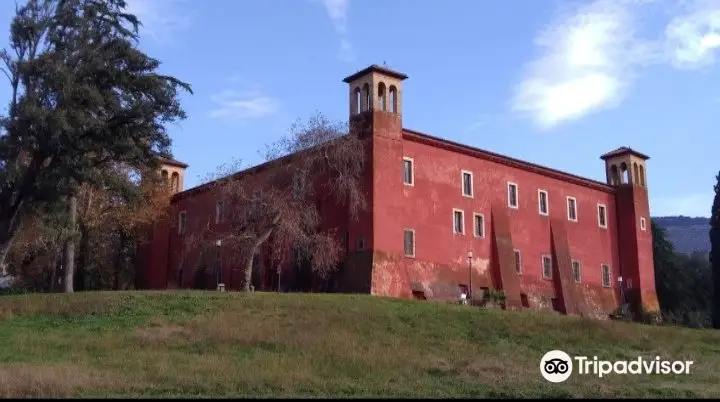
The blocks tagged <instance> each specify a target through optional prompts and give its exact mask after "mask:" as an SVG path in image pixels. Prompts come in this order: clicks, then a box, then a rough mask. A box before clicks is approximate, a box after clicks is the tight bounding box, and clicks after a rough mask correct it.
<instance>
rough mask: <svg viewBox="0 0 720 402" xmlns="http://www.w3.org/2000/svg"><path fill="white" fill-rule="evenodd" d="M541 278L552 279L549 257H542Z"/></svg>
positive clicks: (550, 259)
mask: <svg viewBox="0 0 720 402" xmlns="http://www.w3.org/2000/svg"><path fill="white" fill-rule="evenodd" d="M542 276H543V278H545V279H552V258H551V257H550V256H549V255H544V256H543V257H542Z"/></svg>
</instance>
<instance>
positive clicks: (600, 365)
mask: <svg viewBox="0 0 720 402" xmlns="http://www.w3.org/2000/svg"><path fill="white" fill-rule="evenodd" d="M693 363H694V362H693V361H687V360H686V361H680V360H676V361H670V360H661V359H660V357H659V356H656V357H655V359H646V358H643V357H638V358H637V359H634V360H617V361H614V362H611V361H607V360H598V358H597V356H593V358H592V359H590V358H588V357H587V356H575V357H574V358H571V357H570V355H568V354H567V353H565V352H563V351H562V350H551V351H549V352H547V353H545V355H544V356H543V357H542V359H540V374H542V376H543V378H545V379H546V380H548V381H550V382H555V383H558V382H563V381H565V380H567V379H568V378H570V375H572V373H573V371H575V372H576V373H577V374H584V375H586V374H591V375H596V376H598V377H600V378H602V377H603V376H605V375H607V374H611V373H614V374H690V366H692V365H693ZM574 367H575V368H576V369H575V370H573V368H574Z"/></svg>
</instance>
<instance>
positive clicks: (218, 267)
mask: <svg viewBox="0 0 720 402" xmlns="http://www.w3.org/2000/svg"><path fill="white" fill-rule="evenodd" d="M221 246H222V240H219V239H218V240H216V241H215V247H216V248H217V254H216V255H215V287H216V288H217V290H219V291H221V292H222V291H224V290H225V284H223V283H220V270H221V269H222V267H221V265H220V247H221Z"/></svg>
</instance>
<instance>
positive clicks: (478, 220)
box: [473, 214, 485, 237]
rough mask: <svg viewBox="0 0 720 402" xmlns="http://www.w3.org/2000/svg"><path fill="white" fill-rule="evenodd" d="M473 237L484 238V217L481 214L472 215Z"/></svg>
mask: <svg viewBox="0 0 720 402" xmlns="http://www.w3.org/2000/svg"><path fill="white" fill-rule="evenodd" d="M473 216H474V219H473V220H474V224H475V237H485V217H484V216H483V215H482V214H474V215H473Z"/></svg>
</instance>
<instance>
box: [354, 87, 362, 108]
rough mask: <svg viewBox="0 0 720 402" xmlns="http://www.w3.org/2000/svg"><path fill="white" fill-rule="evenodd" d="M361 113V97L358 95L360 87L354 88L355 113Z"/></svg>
mask: <svg viewBox="0 0 720 402" xmlns="http://www.w3.org/2000/svg"><path fill="white" fill-rule="evenodd" d="M360 112H362V95H361V94H360V87H357V88H355V113H360Z"/></svg>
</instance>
